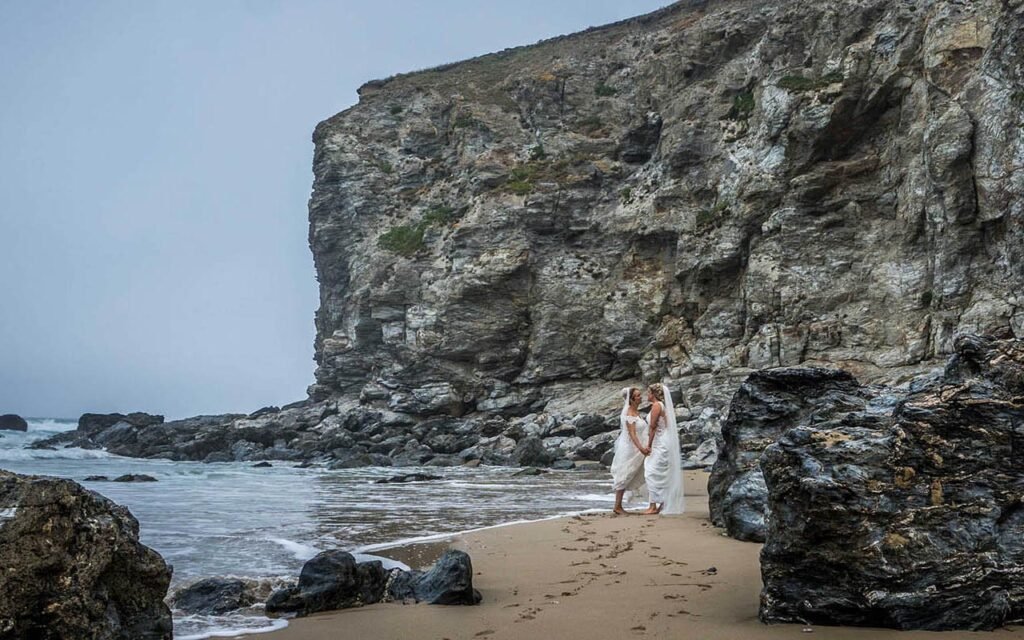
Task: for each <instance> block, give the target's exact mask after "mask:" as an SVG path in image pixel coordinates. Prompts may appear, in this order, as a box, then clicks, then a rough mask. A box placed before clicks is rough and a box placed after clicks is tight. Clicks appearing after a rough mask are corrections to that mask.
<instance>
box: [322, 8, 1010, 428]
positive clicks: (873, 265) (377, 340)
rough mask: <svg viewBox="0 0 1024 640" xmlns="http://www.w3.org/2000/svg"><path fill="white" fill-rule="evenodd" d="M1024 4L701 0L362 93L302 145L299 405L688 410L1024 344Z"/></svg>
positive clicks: (410, 410) (421, 410)
mask: <svg viewBox="0 0 1024 640" xmlns="http://www.w3.org/2000/svg"><path fill="white" fill-rule="evenodd" d="M1022 11H1024V9H1022V2H1021V1H1020V0H982V1H979V2H967V1H954V0H943V1H939V0H934V1H899V2H892V1H890V0H843V1H840V2H828V3H824V2H813V1H811V0H773V1H770V2H750V1H742V0H735V1H733V0H726V1H721V2H699V1H686V2H679V3H676V4H674V5H671V6H669V7H667V8H665V9H663V10H660V11H658V12H655V13H652V14H649V15H646V16H642V17H639V18H635V19H632V20H627V21H625V22H621V23H618V24H614V25H609V26H606V27H601V28H597V29H591V30H589V31H586V32H583V33H580V34H576V35H572V36H567V37H563V38H557V39H554V40H550V41H546V42H542V43H539V44H537V45H535V46H530V47H523V48H519V49H511V50H507V51H503V52H500V53H496V54H492V55H487V56H483V57H480V58H476V59H473V60H469V61H465V62H461V63H456V64H451V65H447V66H444V67H440V68H437V69H430V70H426V71H421V72H417V73H412V74H407V75H401V76H396V77H393V78H389V79H386V80H380V81H374V82H370V83H368V84H366V85H365V86H363V87H362V88H361V89H360V92H359V93H360V100H359V103H358V104H357V105H356V106H354V107H352V108H350V109H348V110H346V111H344V112H342V113H340V114H338V115H336V116H334V117H332V118H330V119H328V120H326V121H324V122H322V123H321V124H320V125H319V126H318V127H317V128H316V131H315V134H314V141H315V145H316V151H315V160H314V173H315V183H314V189H313V195H312V198H311V200H310V207H309V218H310V235H309V239H310V246H311V248H312V251H313V255H314V258H315V263H316V269H317V274H318V278H319V282H320V297H321V304H320V309H319V311H318V313H317V317H316V327H317V337H316V360H317V364H318V368H317V372H316V383H315V384H314V385H313V387H311V389H310V393H311V396H312V397H313V398H314V399H326V398H351V399H354V398H357V397H358V398H361V400H362V402H363V403H364V404H371V405H375V406H377V407H378V408H381V409H384V408H387V409H390V410H392V411H398V412H402V413H407V414H415V415H431V414H454V415H460V414H464V413H467V412H472V411H474V410H481V411H489V412H500V413H507V414H517V413H519V414H522V413H527V412H529V411H537V410H540V409H547V410H548V411H553V410H559V411H561V410H563V409H564V410H565V411H564V412H565V413H571V410H572V409H575V410H579V409H581V408H582V405H581V403H585V402H594V401H595V400H596V399H597V398H600V399H602V400H605V399H607V400H608V401H609V402H614V397H615V394H614V391H613V390H614V389H616V388H617V387H618V386H619V383H617V382H613V381H619V380H636V379H641V378H642V379H644V380H654V379H662V378H669V379H672V380H674V381H676V382H677V383H678V384H679V385H680V386H681V387H683V388H684V389H686V393H685V395H686V400H687V401H688V402H689V404H690V405H691V407H693V408H694V409H697V410H699V409H703V408H705V407H711V408H721V407H723V406H724V405H725V404H726V402H727V400H728V398H729V396H730V395H731V393H732V391H733V390H734V389H735V388H736V385H737V384H738V382H739V381H740V380H741V379H742V378H743V377H745V376H746V375H747V374H748V373H749V372H750V371H751V370H754V369H759V368H764V367H771V366H780V365H798V364H811V365H825V366H841V367H843V368H846V369H847V370H849V371H851V372H853V373H854V374H855V375H857V376H858V378H860V379H861V380H867V381H871V380H890V381H891V380H898V379H901V378H903V377H905V376H906V375H908V374H910V373H915V372H917V371H919V370H920V369H921V368H922V365H924V366H927V365H928V364H929V362H931V361H933V359H935V358H937V357H938V356H943V355H944V354H946V353H948V352H949V351H950V350H951V346H952V337H953V335H954V333H956V332H957V331H961V330H968V331H975V332H984V333H990V334H995V335H1006V336H1008V335H1010V334H1013V335H1017V336H1021V335H1024V307H1022V306H1021V305H1022V304H1024V300H1022V299H1021V298H1020V297H1018V290H1019V288H1020V284H1021V283H1022V282H1024V242H1022V241H1024V232H1022V227H1021V220H1022V218H1024V204H1022V201H1021V199H1020V196H1021V194H1022V192H1024V175H1022V173H1021V171H1020V169H1021V167H1022V166H1024V136H1022V131H1024V130H1022V124H1024V118H1022V112H1024V88H1022V87H1024V78H1022V74H1024V64H1022V62H1024V46H1022V45H1024V30H1022V29H1021V26H1022V23H1024V16H1022ZM606 383H607V384H606ZM580 389H590V390H607V393H602V394H591V395H589V396H579V397H577V396H576V395H574V394H576V393H577V392H578V391H579V390H580ZM573 402H576V405H573Z"/></svg>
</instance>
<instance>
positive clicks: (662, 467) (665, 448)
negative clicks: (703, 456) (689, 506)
mask: <svg viewBox="0 0 1024 640" xmlns="http://www.w3.org/2000/svg"><path fill="white" fill-rule="evenodd" d="M662 387H663V389H664V391H665V404H664V407H663V409H662V414H661V415H660V416H658V424H657V425H656V426H652V427H651V428H652V429H655V432H654V441H653V442H652V443H651V455H649V456H647V460H646V461H645V462H644V476H645V482H646V484H647V491H648V492H649V493H650V501H651V502H653V503H655V504H662V503H664V507H662V510H661V512H662V513H667V514H672V513H682V512H683V509H684V504H683V457H682V454H681V453H680V450H679V431H678V429H679V428H678V426H677V425H676V414H675V409H674V408H673V406H672V394H671V393H670V392H669V390H668V387H666V386H665V385H662ZM648 418H650V414H648Z"/></svg>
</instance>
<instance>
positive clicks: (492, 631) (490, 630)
mask: <svg viewBox="0 0 1024 640" xmlns="http://www.w3.org/2000/svg"><path fill="white" fill-rule="evenodd" d="M492 633H494V629H484V630H483V631H478V632H477V633H476V637H478V638H479V637H481V636H489V635H491V634H492Z"/></svg>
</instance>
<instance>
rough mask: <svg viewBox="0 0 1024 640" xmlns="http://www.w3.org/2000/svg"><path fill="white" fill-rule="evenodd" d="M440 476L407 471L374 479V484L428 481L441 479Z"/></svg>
mask: <svg viewBox="0 0 1024 640" xmlns="http://www.w3.org/2000/svg"><path fill="white" fill-rule="evenodd" d="M443 479H444V478H442V477H441V476H432V475H430V474H429V473H407V474H405V475H402V476H391V477H390V478H380V479H379V480H374V483H375V484H402V483H406V482H430V481H432V480H443Z"/></svg>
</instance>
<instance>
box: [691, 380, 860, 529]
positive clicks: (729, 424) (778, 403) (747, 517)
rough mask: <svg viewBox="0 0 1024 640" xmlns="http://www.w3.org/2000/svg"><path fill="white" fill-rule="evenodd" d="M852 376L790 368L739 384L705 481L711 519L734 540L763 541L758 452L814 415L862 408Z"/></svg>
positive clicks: (812, 420) (762, 492) (814, 418)
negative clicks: (715, 457) (717, 449)
mask: <svg viewBox="0 0 1024 640" xmlns="http://www.w3.org/2000/svg"><path fill="white" fill-rule="evenodd" d="M871 391H872V390H870V389H867V388H864V387H861V385H860V384H858V383H857V380H856V379H854V377H853V376H852V375H850V374H849V373H847V372H845V371H839V370H835V369H822V368H815V367H794V368H781V369H768V370H765V371H758V372H756V373H753V374H751V375H750V377H748V378H747V379H746V381H744V382H743V384H742V385H740V388H739V390H738V391H737V392H736V395H735V396H733V399H732V403H731V404H730V405H729V417H728V418H727V419H726V421H725V424H724V425H723V426H722V451H721V452H720V453H719V455H718V461H717V462H716V463H715V465H714V467H713V468H712V471H711V477H710V478H709V479H708V503H709V507H710V510H711V521H712V522H713V523H714V524H715V526H717V527H724V528H725V530H726V532H727V533H728V534H729V535H730V536H732V537H733V538H736V539H738V540H751V541H756V542H764V536H765V509H766V507H767V502H768V490H767V488H766V487H765V484H764V476H763V475H761V467H760V464H759V463H760V461H761V454H762V453H763V452H764V450H765V447H767V446H768V445H770V444H772V443H774V442H775V441H776V440H778V439H779V437H781V436H782V434H783V433H785V432H786V431H787V430H788V429H790V428H792V427H795V426H796V425H798V424H814V423H815V422H816V421H817V420H819V419H824V418H823V417H819V416H830V417H834V416H835V414H836V413H837V412H843V411H852V410H857V409H863V408H864V407H865V405H866V403H867V402H868V400H869V399H870V398H871V397H873V395H874V394H873V393H872V392H871Z"/></svg>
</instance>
